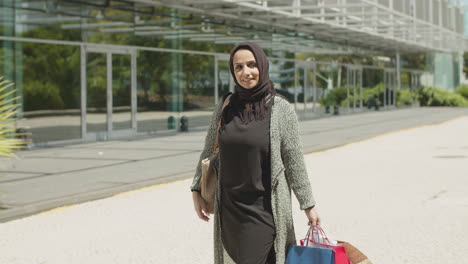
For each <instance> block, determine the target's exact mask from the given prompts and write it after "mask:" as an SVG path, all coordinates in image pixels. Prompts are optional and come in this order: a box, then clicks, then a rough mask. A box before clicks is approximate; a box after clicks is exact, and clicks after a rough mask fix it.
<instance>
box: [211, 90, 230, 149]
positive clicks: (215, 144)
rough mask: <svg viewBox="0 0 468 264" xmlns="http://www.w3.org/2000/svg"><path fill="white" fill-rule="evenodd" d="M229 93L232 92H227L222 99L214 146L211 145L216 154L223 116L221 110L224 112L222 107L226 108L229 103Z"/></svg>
mask: <svg viewBox="0 0 468 264" xmlns="http://www.w3.org/2000/svg"><path fill="white" fill-rule="evenodd" d="M231 95H232V94H229V95H228V96H227V97H226V99H224V104H223V108H221V115H220V117H219V119H218V126H217V128H216V138H215V143H214V147H213V154H216V153H218V152H219V146H218V145H219V141H218V140H219V129H220V126H221V119H222V118H223V112H224V108H226V106H227V105H228V104H229V101H230V99H231Z"/></svg>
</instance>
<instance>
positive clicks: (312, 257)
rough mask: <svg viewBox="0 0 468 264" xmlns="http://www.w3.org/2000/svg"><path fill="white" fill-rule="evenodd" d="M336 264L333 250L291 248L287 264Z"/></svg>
mask: <svg viewBox="0 0 468 264" xmlns="http://www.w3.org/2000/svg"><path fill="white" fill-rule="evenodd" d="M313 263H317V264H334V258H333V250H331V249H329V248H318V247H303V246H290V247H289V249H288V255H287V256H286V264H313Z"/></svg>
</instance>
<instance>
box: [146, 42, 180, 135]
mask: <svg viewBox="0 0 468 264" xmlns="http://www.w3.org/2000/svg"><path fill="white" fill-rule="evenodd" d="M175 65H176V63H175V61H174V60H173V56H172V54H171V53H164V52H153V51H140V52H139V53H138V58H137V67H138V69H137V101H138V103H137V105H138V109H137V111H138V114H137V129H138V132H151V131H158V130H167V129H175V128H176V117H177V112H176V113H173V112H171V111H169V110H170V109H171V98H172V88H173V87H174V86H175V85H174V84H173V82H174V78H173V75H172V70H173V67H175ZM175 71H177V69H176V70H175Z"/></svg>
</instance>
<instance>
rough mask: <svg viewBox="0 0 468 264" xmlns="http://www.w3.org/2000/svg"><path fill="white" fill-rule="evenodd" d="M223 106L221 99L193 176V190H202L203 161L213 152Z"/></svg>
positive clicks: (214, 112) (191, 186)
mask: <svg viewBox="0 0 468 264" xmlns="http://www.w3.org/2000/svg"><path fill="white" fill-rule="evenodd" d="M222 107H223V100H219V102H218V104H217V105H216V107H215V110H214V111H213V114H212V116H211V121H210V126H209V128H208V131H207V134H206V137H205V146H204V147H203V151H202V153H201V154H200V158H199V160H198V163H197V168H196V170H195V176H193V180H192V184H191V185H190V189H191V190H192V191H200V178H201V161H202V160H204V159H206V158H208V157H209V156H211V154H212V153H213V147H214V143H215V140H216V131H217V128H218V119H219V117H220V114H221V108H222Z"/></svg>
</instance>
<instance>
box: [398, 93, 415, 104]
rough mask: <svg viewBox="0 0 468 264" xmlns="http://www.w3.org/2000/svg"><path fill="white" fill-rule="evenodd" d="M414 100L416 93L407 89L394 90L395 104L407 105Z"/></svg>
mask: <svg viewBox="0 0 468 264" xmlns="http://www.w3.org/2000/svg"><path fill="white" fill-rule="evenodd" d="M415 100H416V93H415V92H412V91H409V90H397V91H396V105H397V106H407V105H412V104H413V102H415Z"/></svg>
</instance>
